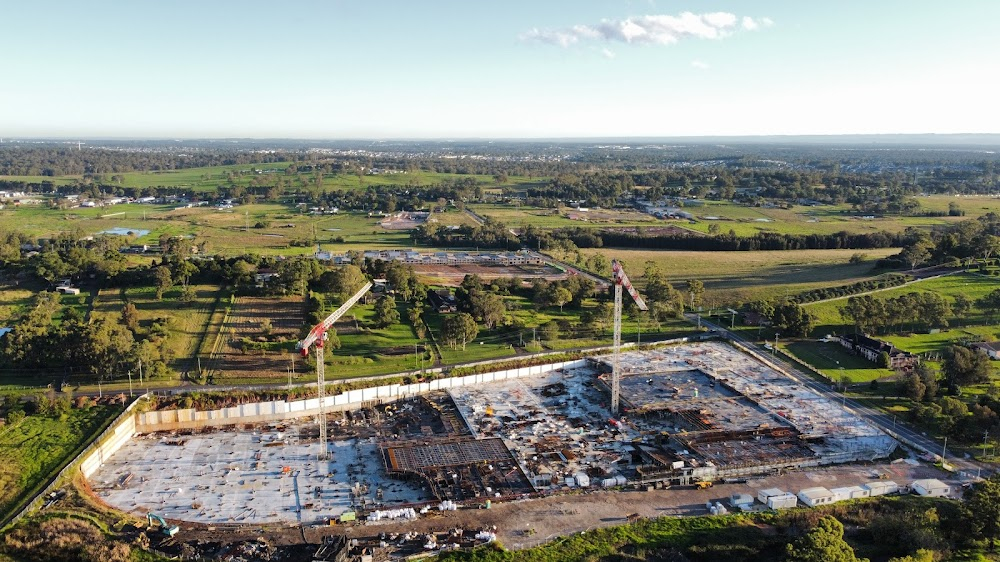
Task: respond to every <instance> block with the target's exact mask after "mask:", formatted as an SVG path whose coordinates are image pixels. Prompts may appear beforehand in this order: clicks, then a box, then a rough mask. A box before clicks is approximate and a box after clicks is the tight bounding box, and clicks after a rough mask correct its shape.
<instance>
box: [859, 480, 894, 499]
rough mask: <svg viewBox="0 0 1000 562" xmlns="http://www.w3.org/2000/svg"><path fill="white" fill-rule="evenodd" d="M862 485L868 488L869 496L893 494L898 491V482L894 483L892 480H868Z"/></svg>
mask: <svg viewBox="0 0 1000 562" xmlns="http://www.w3.org/2000/svg"><path fill="white" fill-rule="evenodd" d="M864 487H865V488H867V489H868V494H869V495H870V496H885V495H889V494H895V493H896V492H898V491H899V484H896V483H895V482H893V481H892V480H879V481H876V482H869V483H867V484H865V485H864Z"/></svg>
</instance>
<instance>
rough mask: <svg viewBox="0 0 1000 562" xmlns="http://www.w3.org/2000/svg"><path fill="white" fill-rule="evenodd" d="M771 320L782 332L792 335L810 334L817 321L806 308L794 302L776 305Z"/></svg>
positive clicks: (802, 335)
mask: <svg viewBox="0 0 1000 562" xmlns="http://www.w3.org/2000/svg"><path fill="white" fill-rule="evenodd" d="M771 320H772V322H773V323H774V326H775V327H776V328H778V329H779V330H781V333H782V334H785V335H787V336H790V337H804V336H807V335H809V332H811V331H812V329H813V324H814V323H815V319H813V317H812V315H811V314H809V313H808V312H806V309H804V308H802V307H801V306H799V305H798V304H795V303H792V302H786V303H784V304H781V305H778V306H776V307H775V308H774V316H773V317H772V319H771Z"/></svg>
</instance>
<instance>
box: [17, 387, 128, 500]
mask: <svg viewBox="0 0 1000 562" xmlns="http://www.w3.org/2000/svg"><path fill="white" fill-rule="evenodd" d="M120 411H121V408H119V407H116V406H91V407H89V408H82V409H79V408H73V409H70V410H69V411H68V412H67V413H66V414H64V415H63V416H44V415H41V414H36V415H31V416H28V417H26V418H24V420H23V421H22V422H20V423H19V424H17V425H14V426H11V427H7V426H3V427H0V463H2V464H3V466H4V469H3V470H0V519H3V518H5V517H6V516H7V515H8V514H9V512H10V511H12V510H13V508H14V507H15V506H16V505H17V504H18V503H19V501H20V500H21V499H23V498H24V497H27V496H29V495H33V493H37V492H38V488H40V487H41V486H42V485H43V484H44V482H45V481H46V480H47V479H48V478H50V477H51V476H53V475H54V474H55V473H56V472H57V471H58V470H60V467H61V466H62V465H63V464H64V463H65V462H67V461H68V460H70V458H71V457H72V456H73V455H74V454H76V453H77V451H78V450H79V449H81V448H82V445H83V444H84V443H86V442H87V441H88V440H90V439H91V438H93V436H94V434H95V433H97V431H98V430H99V429H100V428H101V427H102V426H103V425H105V424H106V423H107V422H109V421H110V419H111V418H112V417H114V416H115V415H116V414H117V413H118V412H120Z"/></svg>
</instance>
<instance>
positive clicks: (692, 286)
mask: <svg viewBox="0 0 1000 562" xmlns="http://www.w3.org/2000/svg"><path fill="white" fill-rule="evenodd" d="M704 294H705V284H704V283H702V282H701V281H699V280H697V279H690V280H688V295H690V299H691V306H693V307H694V306H700V305H701V299H702V296H704Z"/></svg>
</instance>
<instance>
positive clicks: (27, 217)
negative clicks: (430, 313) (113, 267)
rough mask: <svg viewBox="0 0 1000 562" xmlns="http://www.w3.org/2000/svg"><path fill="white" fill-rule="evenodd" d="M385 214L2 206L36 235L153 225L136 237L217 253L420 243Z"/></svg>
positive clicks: (456, 218)
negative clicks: (191, 241)
mask: <svg viewBox="0 0 1000 562" xmlns="http://www.w3.org/2000/svg"><path fill="white" fill-rule="evenodd" d="M432 218H433V220H434V221H436V223H435V224H440V225H444V226H451V225H463V224H472V223H474V221H473V219H472V218H471V217H470V216H469V215H468V214H466V213H463V212H460V211H456V210H451V211H449V212H445V213H434V215H433V217H432ZM380 220H382V217H379V216H371V217H369V216H368V215H367V214H365V213H347V212H344V213H338V214H336V215H311V214H307V213H305V212H303V211H302V210H301V209H299V208H296V207H292V206H289V205H284V204H278V203H262V204H253V205H241V206H237V207H235V208H233V209H227V210H218V209H214V208H210V207H190V208H189V207H175V206H164V205H124V204H123V205H115V206H113V207H106V208H103V209H71V210H58V209H48V208H44V207H22V208H16V209H13V208H11V209H5V210H0V228H6V229H9V230H18V231H21V232H25V233H26V234H29V235H31V236H34V237H40V238H49V237H53V236H55V235H57V234H59V233H63V232H69V233H77V234H78V235H79V236H80V237H84V236H93V235H97V234H98V233H100V232H102V231H105V230H108V229H111V228H126V229H132V230H137V231H138V230H148V231H149V234H147V235H145V236H142V237H131V241H132V242H133V243H136V244H151V245H155V244H157V243H158V241H159V238H160V236H163V235H169V236H190V237H194V238H195V239H196V240H197V241H198V242H205V243H206V251H207V252H208V253H210V254H217V253H218V254H223V255H238V254H244V253H247V252H252V253H257V254H262V255H286V256H287V255H305V254H312V252H313V251H314V250H315V246H312V245H310V244H308V243H307V244H306V245H305V246H301V245H299V246H296V245H293V242H296V241H298V242H300V243H301V242H307V241H310V240H314V239H315V240H317V241H318V243H319V245H320V246H321V247H322V248H323V249H325V250H332V251H336V252H345V251H347V250H351V249H354V250H366V249H382V248H411V247H413V246H414V243H413V241H412V239H411V238H410V233H409V232H408V231H401V230H386V229H384V228H382V227H381V226H380V225H379V221H380ZM339 239H343V241H342V242H341V241H339Z"/></svg>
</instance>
